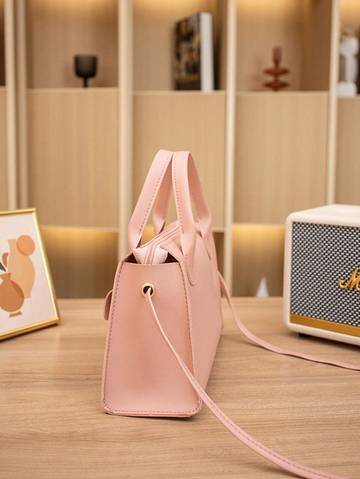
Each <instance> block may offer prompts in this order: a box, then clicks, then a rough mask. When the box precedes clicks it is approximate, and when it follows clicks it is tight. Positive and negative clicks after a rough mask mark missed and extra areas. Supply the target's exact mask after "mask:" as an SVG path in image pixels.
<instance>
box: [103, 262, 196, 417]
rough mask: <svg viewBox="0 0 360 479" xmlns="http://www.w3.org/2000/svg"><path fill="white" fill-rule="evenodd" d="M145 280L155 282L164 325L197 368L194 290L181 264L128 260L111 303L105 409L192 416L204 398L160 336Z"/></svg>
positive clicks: (134, 413)
mask: <svg viewBox="0 0 360 479" xmlns="http://www.w3.org/2000/svg"><path fill="white" fill-rule="evenodd" d="M145 283H152V284H154V286H155V288H156V291H155V294H154V296H153V301H154V305H155V307H156V309H157V311H158V313H159V316H160V320H161V323H162V326H163V328H164V330H165V331H166V334H167V335H168V336H169V338H170V339H171V341H172V342H173V344H174V345H175V347H176V349H177V351H178V352H179V354H180V355H181V357H182V358H183V359H184V361H185V362H186V364H187V366H188V367H189V369H190V370H191V371H192V370H193V358H192V347H191V338H190V325H189V315H188V298H187V294H188V293H187V291H186V288H185V284H184V278H183V274H182V270H181V268H180V266H179V264H178V263H176V262H174V263H164V264H158V265H143V264H136V263H131V262H123V263H122V264H121V266H120V267H119V270H118V272H117V274H116V278H115V284H114V290H113V291H114V292H113V297H112V301H111V307H110V315H109V328H108V336H107V345H106V351H105V359H104V370H103V387H102V402H103V407H104V409H105V411H106V412H108V413H111V414H119V415H127V416H167V417H172V416H173V417H187V416H192V415H194V414H195V413H196V412H197V411H198V410H199V409H200V407H201V402H200V400H199V398H198V396H197V394H196V393H195V392H194V390H193V388H192V387H191V385H190V384H189V382H188V380H187V379H186V378H185V376H184V374H183V372H182V371H181V370H180V368H179V366H178V364H177V362H176V360H175V358H173V357H172V355H171V354H170V352H169V350H168V347H167V345H166V344H165V343H164V341H163V339H162V338H161V335H160V334H159V331H158V329H157V326H156V324H155V323H154V320H153V318H152V316H151V311H150V309H149V306H148V304H147V303H146V300H145V298H144V297H143V295H142V286H143V285H144V284H145Z"/></svg>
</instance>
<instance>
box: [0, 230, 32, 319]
mask: <svg viewBox="0 0 360 479" xmlns="http://www.w3.org/2000/svg"><path fill="white" fill-rule="evenodd" d="M8 243H9V249H10V251H9V252H6V253H4V254H3V255H2V262H3V264H1V263H0V269H1V270H2V271H4V273H3V274H0V279H1V280H2V283H1V284H0V308H2V309H3V310H5V311H8V312H9V313H10V316H11V317H12V316H17V315H19V314H21V311H20V308H21V307H22V305H23V303H24V301H25V299H28V298H30V297H31V291H32V288H33V286H34V282H35V268H34V265H33V262H32V261H31V259H30V256H31V255H32V254H33V252H34V251H35V242H34V240H33V239H32V238H31V236H29V235H22V236H19V238H17V239H9V240H8Z"/></svg>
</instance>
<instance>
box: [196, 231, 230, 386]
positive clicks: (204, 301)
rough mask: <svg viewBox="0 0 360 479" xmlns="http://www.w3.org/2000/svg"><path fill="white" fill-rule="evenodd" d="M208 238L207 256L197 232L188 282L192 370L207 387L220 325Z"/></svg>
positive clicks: (217, 287)
mask: <svg viewBox="0 0 360 479" xmlns="http://www.w3.org/2000/svg"><path fill="white" fill-rule="evenodd" d="M211 240H212V242H211V246H212V254H211V257H209V255H208V251H207V249H206V246H205V244H204V240H203V239H202V238H201V236H200V235H198V236H197V241H196V248H195V258H194V265H195V271H194V276H195V284H194V285H191V284H189V283H188V284H189V298H190V305H191V314H190V318H191V337H192V344H193V351H194V370H195V376H196V377H197V379H198V381H199V382H200V384H201V385H202V386H203V388H206V385H207V382H208V379H209V376H210V373H211V370H212V366H213V363H214V360H215V355H216V350H217V346H218V343H219V339H220V336H221V330H222V325H223V320H222V307H221V293H220V284H219V276H218V271H217V261H216V250H215V245H214V242H213V239H212V238H211Z"/></svg>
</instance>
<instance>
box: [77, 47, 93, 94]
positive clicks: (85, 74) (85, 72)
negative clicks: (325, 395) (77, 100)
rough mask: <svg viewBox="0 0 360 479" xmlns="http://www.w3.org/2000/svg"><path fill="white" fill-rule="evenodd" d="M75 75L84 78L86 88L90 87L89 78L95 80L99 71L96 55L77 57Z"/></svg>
mask: <svg viewBox="0 0 360 479" xmlns="http://www.w3.org/2000/svg"><path fill="white" fill-rule="evenodd" d="M74 70H75V75H76V76H78V77H80V78H82V79H83V81H84V84H83V86H84V88H87V87H88V86H89V78H93V77H94V76H95V75H96V71H97V56H96V55H75V56H74Z"/></svg>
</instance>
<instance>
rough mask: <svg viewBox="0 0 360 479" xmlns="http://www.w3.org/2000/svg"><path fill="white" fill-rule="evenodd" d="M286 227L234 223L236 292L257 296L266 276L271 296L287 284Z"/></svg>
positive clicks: (234, 291) (237, 294) (278, 293)
mask: <svg viewBox="0 0 360 479" xmlns="http://www.w3.org/2000/svg"><path fill="white" fill-rule="evenodd" d="M283 255H284V227H283V226H282V225H259V224H235V225H234V226H233V295H234V296H254V295H255V294H256V292H257V289H258V287H259V283H260V280H261V279H262V278H266V283H267V288H268V291H269V295H270V296H281V295H282V288H283Z"/></svg>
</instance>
